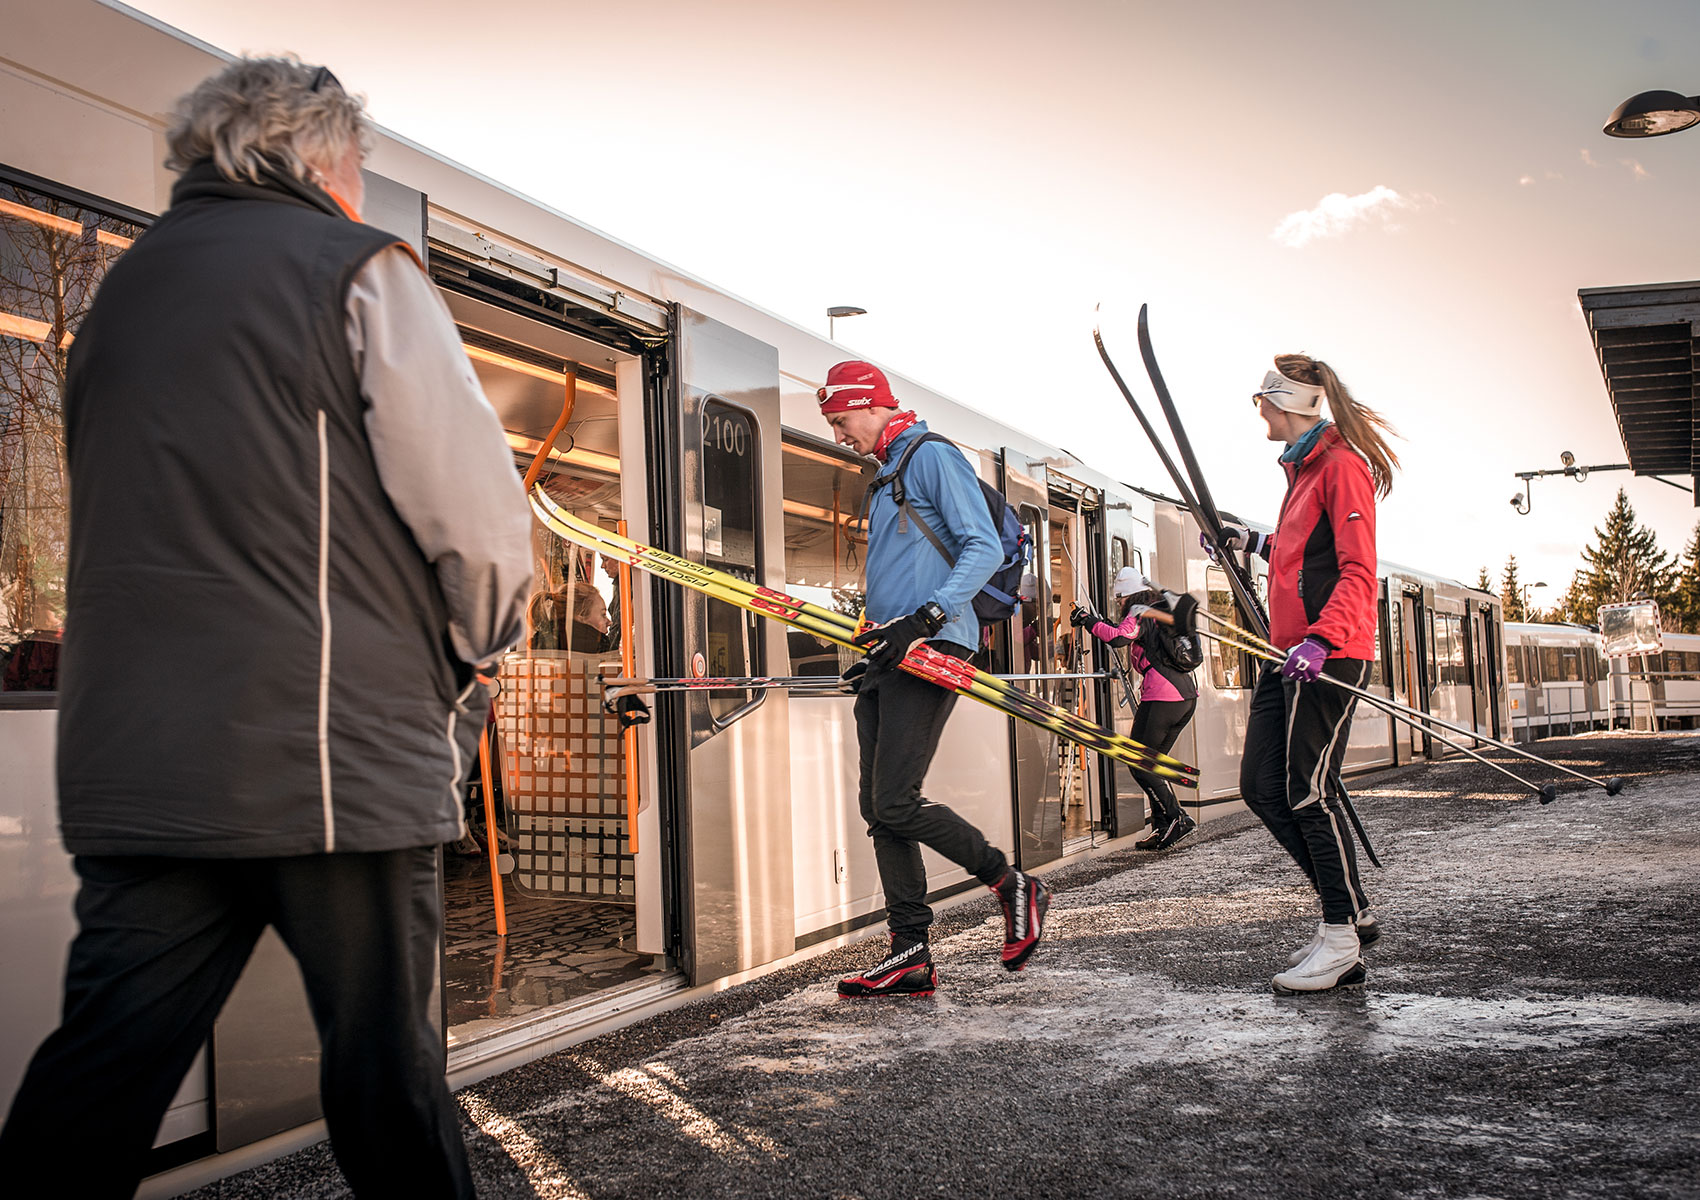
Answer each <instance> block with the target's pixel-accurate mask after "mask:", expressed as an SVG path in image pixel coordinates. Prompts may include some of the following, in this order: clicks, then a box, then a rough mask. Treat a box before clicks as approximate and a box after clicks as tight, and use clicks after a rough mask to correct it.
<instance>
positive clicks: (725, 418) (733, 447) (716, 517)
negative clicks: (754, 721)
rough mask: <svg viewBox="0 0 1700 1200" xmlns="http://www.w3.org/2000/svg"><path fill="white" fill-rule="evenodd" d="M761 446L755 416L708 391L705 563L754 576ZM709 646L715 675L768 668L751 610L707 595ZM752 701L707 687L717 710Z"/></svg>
mask: <svg viewBox="0 0 1700 1200" xmlns="http://www.w3.org/2000/svg"><path fill="white" fill-rule="evenodd" d="M760 463H761V447H760V445H759V444H758V440H757V437H756V429H755V422H754V421H752V420H751V419H750V415H749V414H748V413H746V412H744V411H743V410H742V409H738V408H734V407H732V406H731V405H730V404H727V403H725V402H724V401H722V400H718V399H715V398H714V397H712V396H711V397H709V398H708V399H707V400H705V401H703V406H702V545H703V558H704V559H705V560H706V562H707V565H708V566H711V567H714V568H716V569H718V570H721V571H727V572H729V573H731V574H733V575H736V576H737V577H738V578H740V579H747V580H751V581H753V580H755V579H756V578H757V575H758V573H759V571H760V568H761V562H760V560H759V555H758V554H757V552H756V549H757V547H758V546H759V545H760V537H759V534H760V530H759V528H758V521H757V519H756V518H757V513H758V512H759V511H760V498H761V493H760V483H759V479H758V474H759V471H758V468H759V465H760ZM704 611H705V612H706V614H707V621H708V629H707V640H706V642H705V643H704V651H705V653H706V655H707V658H708V674H709V675H710V676H748V675H761V674H763V669H762V659H763V655H762V652H761V638H760V636H759V632H758V627H757V622H758V621H759V620H760V618H758V617H757V616H756V615H755V614H754V613H749V612H745V611H744V610H743V609H741V608H737V607H735V606H733V605H730V604H726V603H724V602H722V601H719V600H710V601H708V602H707V603H706V604H705V606H704ZM748 703H749V694H748V693H747V692H742V691H737V692H710V693H709V697H708V709H709V712H710V713H712V714H713V715H714V716H715V717H716V718H721V717H726V716H729V715H730V714H731V713H733V712H735V711H736V710H738V709H740V708H743V707H744V706H745V705H746V704H748Z"/></svg>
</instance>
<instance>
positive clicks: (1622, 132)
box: [1604, 92, 1700, 138]
mask: <svg viewBox="0 0 1700 1200" xmlns="http://www.w3.org/2000/svg"><path fill="white" fill-rule="evenodd" d="M1697 123H1700V96H1684V95H1683V94H1682V93H1681V92H1641V93H1639V94H1638V95H1634V96H1631V97H1629V99H1627V100H1625V101H1624V102H1623V103H1622V104H1619V105H1618V106H1617V107H1616V108H1615V109H1613V110H1612V114H1611V116H1610V117H1608V118H1606V124H1605V129H1604V132H1605V133H1606V135H1607V136H1609V137H1620V138H1644V137H1659V136H1661V135H1662V134H1666V133H1680V132H1682V131H1683V130H1684V129H1687V128H1689V127H1690V126H1692V125H1695V124H1697Z"/></svg>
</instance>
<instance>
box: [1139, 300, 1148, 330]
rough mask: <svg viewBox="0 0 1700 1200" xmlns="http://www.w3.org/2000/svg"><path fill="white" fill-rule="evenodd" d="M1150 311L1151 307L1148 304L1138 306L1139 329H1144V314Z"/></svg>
mask: <svg viewBox="0 0 1700 1200" xmlns="http://www.w3.org/2000/svg"><path fill="white" fill-rule="evenodd" d="M1150 309H1151V306H1150V305H1149V304H1141V305H1140V306H1139V327H1140V328H1141V329H1144V328H1145V314H1146V313H1147V312H1149V311H1150Z"/></svg>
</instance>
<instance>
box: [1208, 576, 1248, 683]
mask: <svg viewBox="0 0 1700 1200" xmlns="http://www.w3.org/2000/svg"><path fill="white" fill-rule="evenodd" d="M1204 594H1205V605H1206V608H1207V610H1208V611H1209V612H1212V613H1215V614H1216V615H1217V616H1219V617H1222V618H1224V619H1225V620H1229V621H1232V622H1233V623H1234V624H1235V625H1238V626H1240V628H1242V629H1243V628H1245V627H1246V626H1248V625H1250V624H1251V622H1250V621H1248V620H1247V619H1246V617H1245V614H1244V613H1242V612H1240V610H1239V606H1238V605H1237V604H1236V603H1235V602H1234V593H1233V591H1232V590H1231V589H1230V588H1229V585H1228V576H1227V574H1226V573H1225V572H1223V570H1222V568H1221V567H1206V568H1205V571H1204ZM1204 644H1205V646H1206V647H1207V649H1206V651H1205V654H1206V655H1207V656H1208V658H1209V659H1210V680H1211V682H1212V683H1214V684H1215V685H1216V687H1217V688H1218V689H1223V688H1242V687H1250V686H1251V685H1252V683H1253V682H1254V680H1255V679H1256V675H1255V674H1254V672H1253V662H1252V659H1251V656H1250V655H1248V654H1246V653H1244V652H1243V651H1240V650H1234V649H1231V648H1229V647H1226V646H1223V645H1222V643H1221V642H1218V641H1213V640H1211V639H1209V638H1205V639H1204Z"/></svg>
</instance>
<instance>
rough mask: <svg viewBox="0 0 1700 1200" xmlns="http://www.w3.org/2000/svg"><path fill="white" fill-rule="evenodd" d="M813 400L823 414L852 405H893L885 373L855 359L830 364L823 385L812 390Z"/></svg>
mask: <svg viewBox="0 0 1700 1200" xmlns="http://www.w3.org/2000/svg"><path fill="white" fill-rule="evenodd" d="M815 399H817V400H819V401H820V410H821V414H822V415H823V416H824V415H825V414H827V413H841V412H849V411H850V410H851V409H854V408H896V407H897V398H896V397H895V396H893V395H892V394H891V384H889V383H887V382H886V379H885V372H884V371H881V370H880V369H879V368H878V367H876V366H874V365H873V364H872V363H865V362H861V361H860V360H857V359H852V360H851V361H849V362H841V363H836V364H834V365H833V367H832V369H831V370H829V371H828V372H827V373H826V386H825V387H823V388H819V389H817V390H816V391H815Z"/></svg>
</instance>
